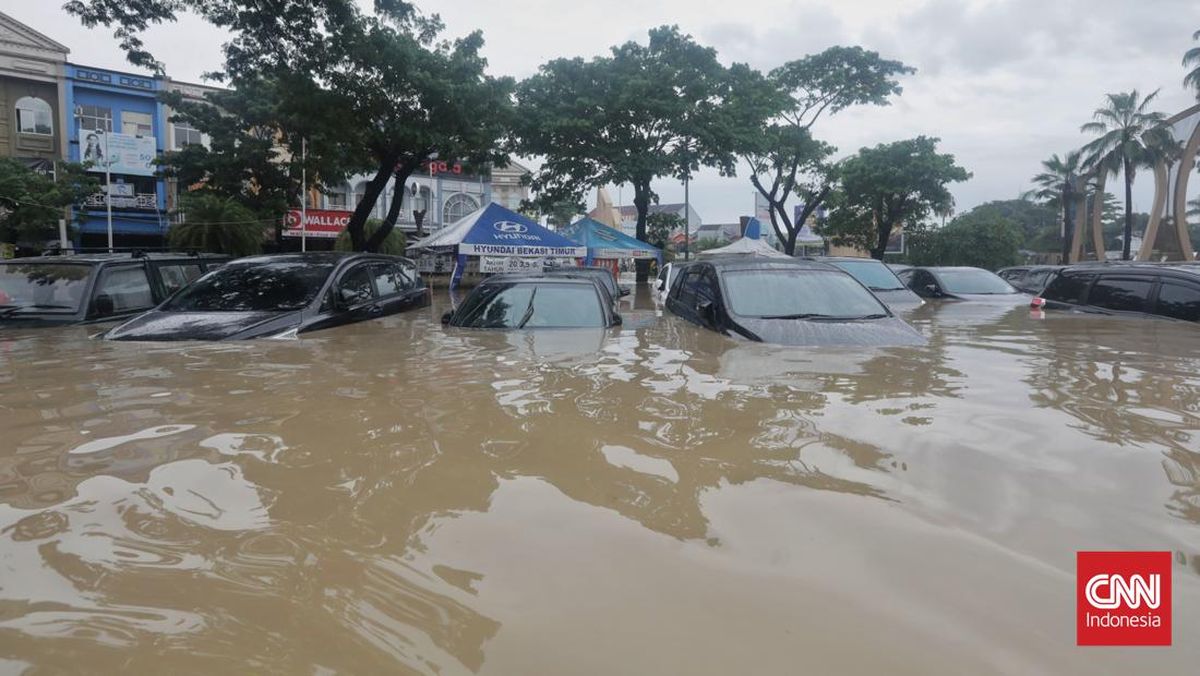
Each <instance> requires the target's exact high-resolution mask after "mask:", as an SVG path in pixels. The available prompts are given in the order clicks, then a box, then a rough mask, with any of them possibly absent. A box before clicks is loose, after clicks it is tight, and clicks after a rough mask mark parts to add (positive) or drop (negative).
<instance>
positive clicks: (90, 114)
mask: <svg viewBox="0 0 1200 676" xmlns="http://www.w3.org/2000/svg"><path fill="white" fill-rule="evenodd" d="M75 116H76V117H78V118H79V128H80V129H86V130H88V131H112V108H105V107H103V106H79V107H78V108H76V113H75Z"/></svg>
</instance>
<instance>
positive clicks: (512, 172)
mask: <svg viewBox="0 0 1200 676" xmlns="http://www.w3.org/2000/svg"><path fill="white" fill-rule="evenodd" d="M529 175H530V171H529V168H528V167H526V166H524V165H523V164H521V163H519V162H516V161H515V160H509V161H508V166H507V167H504V168H503V169H500V168H495V169H492V201H493V202H496V203H497V204H499V205H501V206H503V207H506V208H508V209H512V210H513V211H517V210H519V209H520V208H521V203H522V202H524V201H525V200H527V199H529V186H528V185H525V177H526V176H529Z"/></svg>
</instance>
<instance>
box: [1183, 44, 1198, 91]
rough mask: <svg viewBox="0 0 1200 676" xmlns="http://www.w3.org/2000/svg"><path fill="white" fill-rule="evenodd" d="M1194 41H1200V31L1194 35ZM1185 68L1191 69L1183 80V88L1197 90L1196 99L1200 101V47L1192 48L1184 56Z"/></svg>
mask: <svg viewBox="0 0 1200 676" xmlns="http://www.w3.org/2000/svg"><path fill="white" fill-rule="evenodd" d="M1192 39H1193V40H1200V31H1196V32H1195V33H1193V34H1192ZM1183 65H1184V67H1185V68H1187V67H1191V70H1190V71H1188V74H1187V75H1186V76H1184V78H1183V86H1184V87H1188V88H1190V89H1195V90H1196V98H1197V99H1198V100H1200V47H1192V48H1191V49H1189V50H1187V52H1185V53H1184V55H1183Z"/></svg>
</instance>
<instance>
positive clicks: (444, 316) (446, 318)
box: [442, 310, 454, 326]
mask: <svg viewBox="0 0 1200 676" xmlns="http://www.w3.org/2000/svg"><path fill="white" fill-rule="evenodd" d="M453 316H454V310H446V311H445V312H444V313H442V325H443V326H445V325H447V324H449V323H450V318H451V317H453Z"/></svg>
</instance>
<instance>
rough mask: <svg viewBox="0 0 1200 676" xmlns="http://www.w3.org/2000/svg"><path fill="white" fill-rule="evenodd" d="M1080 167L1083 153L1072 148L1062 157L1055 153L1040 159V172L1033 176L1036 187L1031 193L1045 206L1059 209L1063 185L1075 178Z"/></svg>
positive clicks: (1061, 206)
mask: <svg viewBox="0 0 1200 676" xmlns="http://www.w3.org/2000/svg"><path fill="white" fill-rule="evenodd" d="M1082 167H1083V153H1082V152H1081V151H1078V150H1072V151H1071V152H1069V153H1067V154H1066V155H1064V156H1062V157H1059V156H1058V154H1057V153H1056V154H1054V155H1051V156H1050V159H1048V160H1043V161H1042V172H1041V173H1040V174H1038V175H1036V176H1034V177H1033V183H1034V185H1036V186H1037V188H1035V189H1034V190H1033V191H1032V193H1031V195H1032V196H1033V197H1034V198H1036V199H1038V200H1041V201H1042V203H1043V204H1045V205H1046V206H1049V207H1053V208H1055V209H1059V210H1061V209H1062V208H1063V203H1062V193H1063V186H1064V185H1065V184H1066V183H1067V182H1068V181H1074V180H1076V179H1077V178H1078V177H1079V174H1080V173H1081V171H1082Z"/></svg>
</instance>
